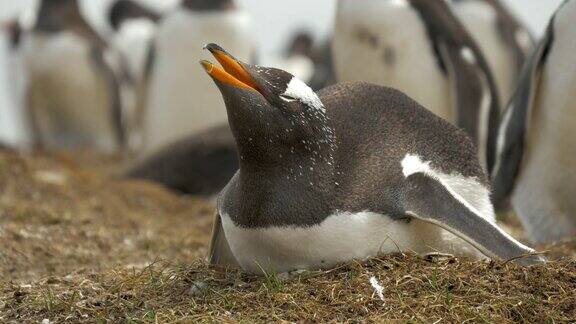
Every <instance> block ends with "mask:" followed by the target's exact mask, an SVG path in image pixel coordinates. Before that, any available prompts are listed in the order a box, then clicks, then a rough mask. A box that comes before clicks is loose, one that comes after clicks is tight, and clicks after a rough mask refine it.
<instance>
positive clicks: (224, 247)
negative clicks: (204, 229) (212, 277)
mask: <svg viewBox="0 0 576 324" xmlns="http://www.w3.org/2000/svg"><path fill="white" fill-rule="evenodd" d="M208 263H209V264H211V265H219V266H226V267H229V268H240V265H239V264H238V261H236V258H235V257H234V254H232V250H231V249H230V245H229V244H228V240H227V239H226V235H225V233H224V229H223V228H222V219H221V218H220V215H219V214H218V213H216V215H215V216H214V226H213V228H212V239H211V241H210V247H209V248H208Z"/></svg>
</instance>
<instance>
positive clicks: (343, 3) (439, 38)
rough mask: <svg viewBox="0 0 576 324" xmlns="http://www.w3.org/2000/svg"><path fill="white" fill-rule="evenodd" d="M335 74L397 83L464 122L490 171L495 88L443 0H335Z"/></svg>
mask: <svg viewBox="0 0 576 324" xmlns="http://www.w3.org/2000/svg"><path fill="white" fill-rule="evenodd" d="M333 51H334V53H333V55H334V64H335V69H336V78H337V80H338V81H339V82H352V81H365V82H371V83H375V84H380V85H384V86H389V87H393V88H396V89H398V90H401V91H403V92H405V93H406V94H407V95H409V96H411V97H412V98H414V99H416V101H418V102H419V103H420V104H422V105H423V106H424V107H426V108H428V109H429V110H430V111H432V112H433V113H435V114H436V115H438V116H440V117H442V118H444V119H446V120H448V121H450V122H452V123H454V124H456V125H457V126H460V127H461V128H463V129H464V130H465V131H466V132H467V133H468V134H469V135H470V136H471V137H472V139H473V141H474V142H475V143H476V145H477V147H478V153H479V156H480V162H481V164H482V166H483V167H484V169H485V170H491V167H492V165H493V162H494V157H493V153H494V152H493V150H494V145H495V139H496V132H497V127H498V125H497V122H498V121H497V119H498V111H499V107H498V105H499V102H498V100H497V98H498V92H497V89H496V86H495V83H494V81H493V77H492V75H491V73H490V69H489V67H488V64H487V63H486V60H485V59H484V57H483V55H482V53H481V51H480V49H479V48H478V46H477V45H476V43H475V42H474V40H473V39H472V37H471V36H470V35H469V34H468V33H467V32H466V30H465V28H464V26H463V25H462V24H461V23H460V22H459V21H458V19H457V17H456V16H455V15H454V13H453V12H452V10H451V9H450V6H449V4H448V3H447V2H446V1H430V0H380V1H374V0H340V1H339V3H338V9H337V15H336V25H335V30H334V38H333Z"/></svg>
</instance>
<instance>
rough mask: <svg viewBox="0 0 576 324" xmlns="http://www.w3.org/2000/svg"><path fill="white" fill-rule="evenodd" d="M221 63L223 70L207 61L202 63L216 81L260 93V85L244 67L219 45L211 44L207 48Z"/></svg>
mask: <svg viewBox="0 0 576 324" xmlns="http://www.w3.org/2000/svg"><path fill="white" fill-rule="evenodd" d="M205 48H206V49H208V50H209V51H210V53H212V55H214V57H215V58H216V60H217V61H218V62H220V64H221V65H222V68H220V67H218V66H216V65H214V64H212V62H210V61H207V60H202V61H200V64H202V66H203V67H204V69H205V70H206V72H207V73H208V74H209V75H210V76H211V77H212V78H214V79H215V80H218V81H220V82H222V83H224V84H228V85H231V86H233V87H237V88H244V89H251V90H254V91H258V92H260V91H259V90H258V85H257V84H256V82H254V80H253V79H252V77H251V76H250V74H248V72H247V71H246V69H244V67H243V66H242V65H241V64H240V63H238V61H236V59H234V58H233V57H231V56H230V55H229V54H228V53H226V52H225V51H223V50H221V49H220V48H219V47H218V46H217V45H214V44H209V45H206V47H205Z"/></svg>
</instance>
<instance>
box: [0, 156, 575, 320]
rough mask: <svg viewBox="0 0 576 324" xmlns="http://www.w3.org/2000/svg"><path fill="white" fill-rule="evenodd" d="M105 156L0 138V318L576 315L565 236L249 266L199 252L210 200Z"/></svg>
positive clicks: (571, 246) (571, 252)
mask: <svg viewBox="0 0 576 324" xmlns="http://www.w3.org/2000/svg"><path fill="white" fill-rule="evenodd" d="M118 170H121V164H120V163H119V160H118V159H117V158H114V157H103V156H99V155H95V154H92V153H90V152H74V153H59V154H55V153H51V154H40V153H39V154H35V155H29V154H18V153H10V152H6V151H0V322H8V321H11V320H15V321H18V322H21V321H31V322H39V321H42V320H43V319H48V320H50V321H53V322H72V323H75V322H80V321H83V322H94V321H109V322H132V321H136V322H155V321H158V322H173V321H177V322H182V321H184V322H189V321H233V322H236V321H246V322H252V321H306V320H307V321H337V322H341V321H356V320H369V321H370V320H373V321H384V320H393V319H399V320H407V321H418V322H420V321H422V322H435V321H437V320H442V321H449V322H462V321H467V320H470V321H474V322H484V321H487V322H516V321H523V322H563V321H565V322H569V321H576V297H574V296H575V291H576V261H575V260H576V259H575V256H576V240H572V241H566V242H562V243H558V244H556V245H554V246H551V247H545V248H546V249H548V250H550V255H551V256H552V257H553V258H559V257H560V258H563V259H561V260H558V261H554V262H551V263H549V264H546V265H540V266H533V267H519V266H516V265H514V264H512V263H502V262H499V263H486V262H469V261H466V260H458V259H454V258H451V257H445V258H438V259H424V258H420V257H416V256H411V255H396V256H383V257H381V258H376V259H373V260H370V261H368V262H365V263H357V262H352V263H350V264H347V265H342V266H341V267H339V268H338V269H334V270H331V271H325V272H305V273H300V274H293V275H292V276H287V277H285V276H277V275H275V274H270V275H268V276H266V277H264V278H256V277H252V276H248V275H246V274H242V273H240V272H237V271H228V272H226V271H224V270H223V269H211V268H208V267H207V266H206V264H205V263H204V262H203V261H202V257H203V256H204V255H205V254H206V245H207V242H208V240H209V235H210V229H211V222H212V213H213V208H214V206H213V204H212V203H211V202H209V201H206V200H202V199H196V198H189V197H179V196H177V195H175V194H172V193H170V192H168V191H167V190H164V189H162V188H159V187H158V186H156V185H153V184H150V183H145V182H137V181H126V180H122V179H120V178H117V177H115V176H114V175H115V174H116V173H117V172H118ZM512 228H513V229H514V231H513V232H515V233H521V232H520V231H518V229H517V226H514V225H513V226H512ZM372 276H374V277H375V278H377V280H378V281H379V283H380V285H381V286H382V287H383V299H384V300H381V299H380V298H379V297H378V296H377V294H375V293H374V289H373V287H372V286H371V284H370V283H369V279H370V278H371V277H372Z"/></svg>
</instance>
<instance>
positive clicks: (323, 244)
mask: <svg viewBox="0 0 576 324" xmlns="http://www.w3.org/2000/svg"><path fill="white" fill-rule="evenodd" d="M221 217H222V225H223V228H224V232H225V235H226V239H227V240H228V243H229V245H230V247H231V250H232V253H233V254H234V256H235V257H236V260H237V261H238V263H239V264H240V266H241V267H242V268H243V269H244V270H245V271H248V272H251V273H261V272H262V269H264V270H266V271H275V272H287V271H292V270H302V269H310V270H313V269H322V268H327V267H331V266H334V265H336V264H338V263H341V262H346V261H350V260H363V259H366V258H368V257H371V256H376V255H378V254H386V253H394V252H401V251H404V252H408V251H412V252H415V253H419V254H425V253H431V252H444V253H453V254H456V255H467V256H473V257H477V258H479V257H481V254H480V253H479V252H478V251H477V250H476V249H474V248H473V247H472V246H470V245H469V244H468V243H465V242H464V241H462V240H460V239H458V238H456V237H455V236H453V235H452V234H451V233H448V232H446V231H445V230H443V229H442V228H440V227H438V226H436V225H433V224H430V223H426V222H422V221H419V220H412V221H411V222H409V223H408V222H405V221H395V220H393V219H392V218H390V217H388V216H385V215H381V214H377V213H371V212H362V213H355V214H350V213H339V214H335V215H332V216H329V217H328V218H327V219H326V220H324V221H323V222H322V223H320V224H318V225H314V226H311V227H270V228H259V229H247V228H242V227H238V226H236V225H235V224H234V223H233V222H232V220H231V219H230V217H229V216H227V215H225V214H221Z"/></svg>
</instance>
